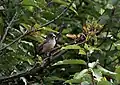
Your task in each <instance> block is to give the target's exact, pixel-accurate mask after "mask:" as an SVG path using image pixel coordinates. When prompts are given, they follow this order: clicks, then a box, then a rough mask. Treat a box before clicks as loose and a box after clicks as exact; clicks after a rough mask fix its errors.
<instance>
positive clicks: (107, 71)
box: [97, 65, 116, 75]
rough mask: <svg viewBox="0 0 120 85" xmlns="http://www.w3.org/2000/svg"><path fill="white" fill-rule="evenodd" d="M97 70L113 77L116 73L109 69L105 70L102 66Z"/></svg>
mask: <svg viewBox="0 0 120 85" xmlns="http://www.w3.org/2000/svg"><path fill="white" fill-rule="evenodd" d="M97 68H98V69H99V70H101V71H102V72H103V73H105V74H108V73H109V74H112V75H115V74H116V73H115V72H111V71H109V70H107V69H105V68H103V67H102V66H100V65H97Z"/></svg>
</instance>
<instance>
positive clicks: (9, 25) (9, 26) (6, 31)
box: [0, 12, 17, 47]
mask: <svg viewBox="0 0 120 85" xmlns="http://www.w3.org/2000/svg"><path fill="white" fill-rule="evenodd" d="M16 16H17V12H16V13H15V14H14V16H13V18H12V20H11V21H10V23H9V24H8V26H7V28H6V30H5V33H4V35H3V37H2V39H1V41H0V45H1V46H0V47H2V43H3V41H4V40H5V38H6V36H7V33H8V30H9V29H10V28H11V25H12V23H13V22H14V20H15V17H16Z"/></svg>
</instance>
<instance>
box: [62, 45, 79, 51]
mask: <svg viewBox="0 0 120 85" xmlns="http://www.w3.org/2000/svg"><path fill="white" fill-rule="evenodd" d="M62 49H81V47H80V46H78V45H67V46H65V47H62V48H61V50H62Z"/></svg>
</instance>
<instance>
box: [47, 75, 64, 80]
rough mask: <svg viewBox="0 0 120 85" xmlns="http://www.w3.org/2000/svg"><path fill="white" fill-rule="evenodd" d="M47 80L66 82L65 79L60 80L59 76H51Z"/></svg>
mask: <svg viewBox="0 0 120 85" xmlns="http://www.w3.org/2000/svg"><path fill="white" fill-rule="evenodd" d="M45 79H47V80H49V81H54V80H63V81H64V80H65V79H63V78H59V77H57V76H50V77H46V78H45Z"/></svg>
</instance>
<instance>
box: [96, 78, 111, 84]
mask: <svg viewBox="0 0 120 85" xmlns="http://www.w3.org/2000/svg"><path fill="white" fill-rule="evenodd" d="M97 85H112V84H111V83H110V82H109V81H107V80H106V79H105V78H103V79H102V80H101V81H99V82H98V84H97Z"/></svg>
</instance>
